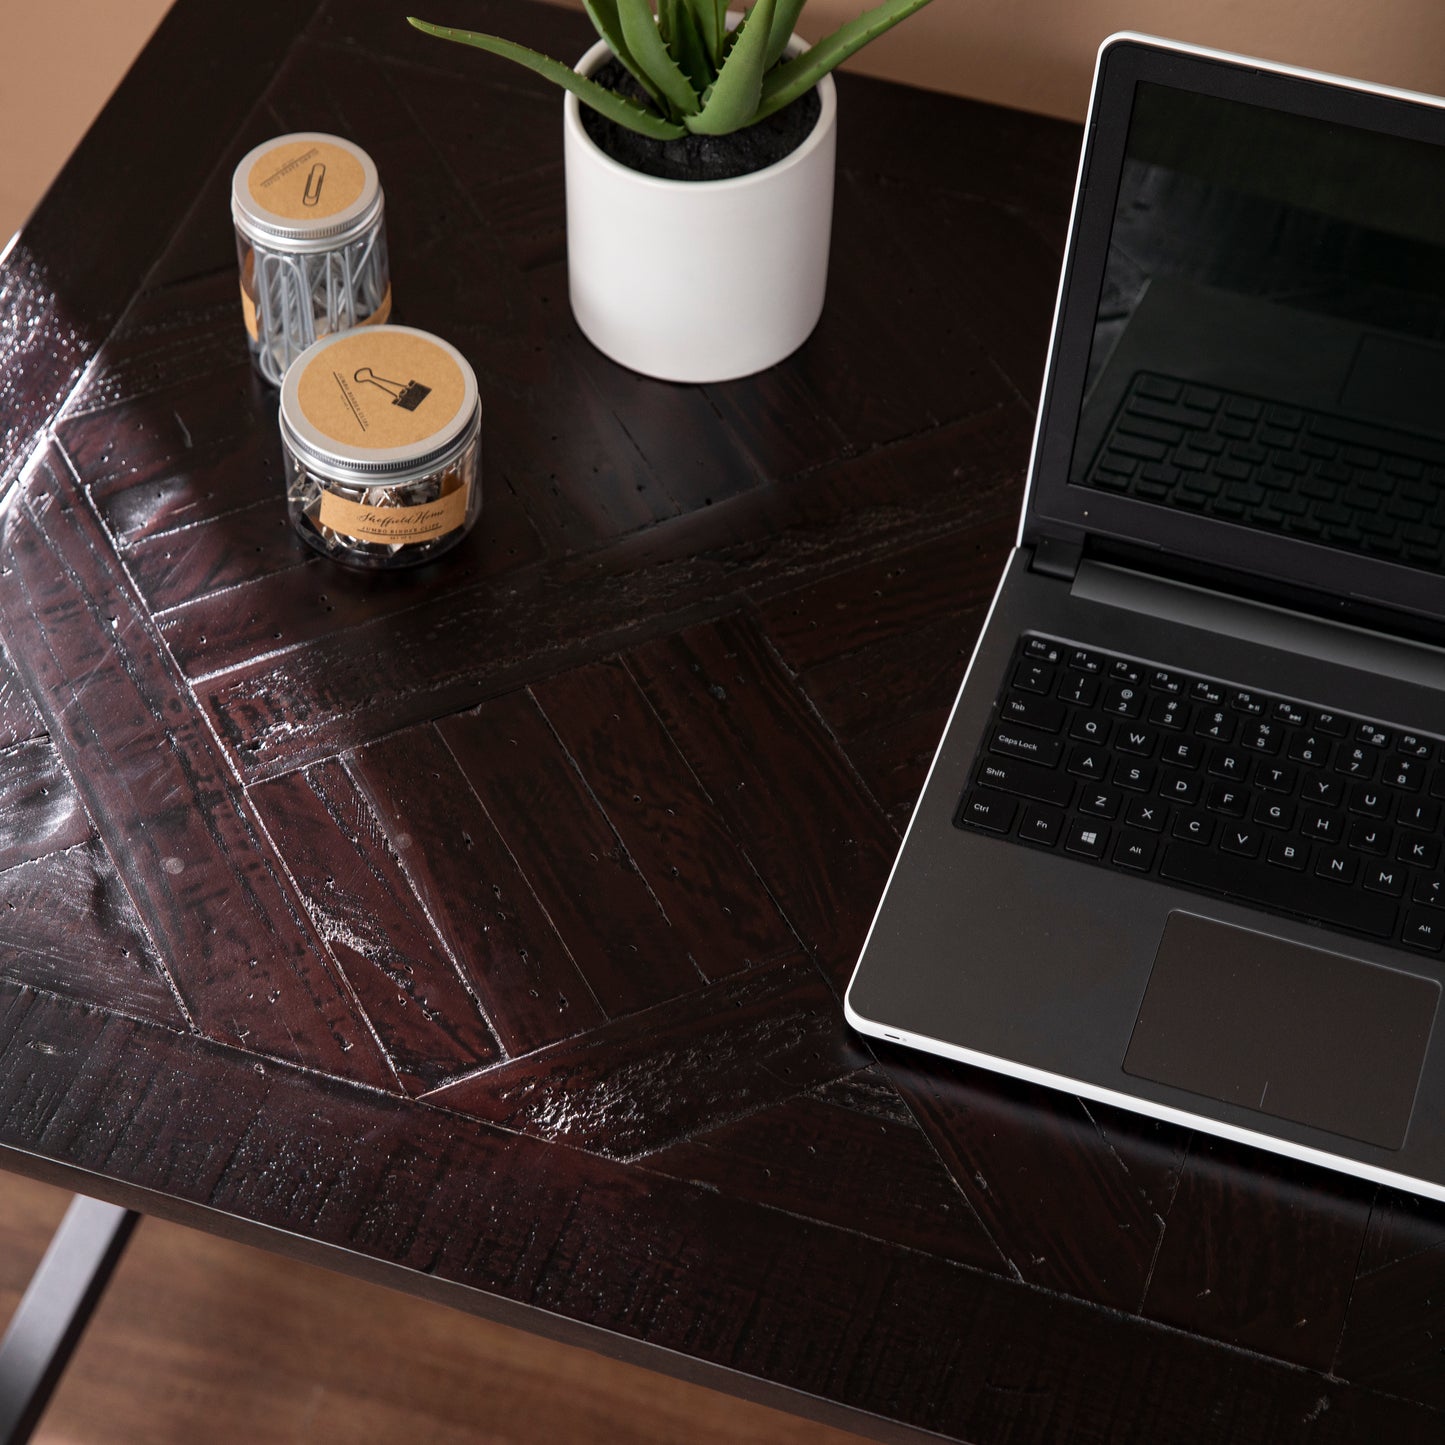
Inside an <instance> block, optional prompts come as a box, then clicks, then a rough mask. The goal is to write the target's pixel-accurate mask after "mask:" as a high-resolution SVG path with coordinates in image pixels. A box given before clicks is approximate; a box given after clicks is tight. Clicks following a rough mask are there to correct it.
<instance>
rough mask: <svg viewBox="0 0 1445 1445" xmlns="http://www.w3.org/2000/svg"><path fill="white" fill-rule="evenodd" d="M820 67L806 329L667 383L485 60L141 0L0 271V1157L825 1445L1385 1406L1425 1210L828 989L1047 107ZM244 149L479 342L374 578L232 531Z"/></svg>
mask: <svg viewBox="0 0 1445 1445" xmlns="http://www.w3.org/2000/svg"><path fill="white" fill-rule="evenodd" d="M432 18H435V19H437V20H439V21H446V22H453V21H454V22H457V23H466V24H469V25H474V26H480V27H485V28H500V29H503V30H505V31H506V33H508V34H510V35H513V36H515V37H516V38H517V39H519V40H522V41H524V42H526V43H529V44H533V45H536V46H538V47H539V48H543V49H547V50H551V51H553V52H556V53H560V54H564V55H570V54H574V53H580V52H581V50H582V49H583V48H584V47H585V44H586V42H587V37H588V34H589V31H588V28H587V26H586V24H585V22H583V21H580V20H579V19H578V17H577V16H576V15H574V14H570V13H567V12H561V11H556V10H553V9H550V8H547V7H543V6H533V5H529V4H525V3H519V0H510V3H502V0H490V3H478V0H474V3H470V4H465V5H464V4H461V3H452V4H446V3H441V0H439V3H438V5H437V6H436V7H435V10H434V14H433V17H432ZM840 104H841V122H840V140H839V147H840V149H839V164H840V170H839V176H838V199H837V210H836V229H835V241H834V256H833V263H832V271H831V275H830V289H829V302H828V307H827V310H826V312H825V315H824V319H823V322H822V324H821V325H820V327H819V329H818V331H817V333H816V334H815V335H814V336H813V338H812V339H811V340H810V341H809V342H808V343H807V345H806V346H805V347H804V348H803V349H802V350H801V351H800V352H799V353H798V354H797V355H796V356H795V357H793V358H791V359H790V360H789V361H787V362H786V363H784V364H783V365H781V366H779V367H777V368H775V369H773V370H772V371H770V372H767V373H765V374H763V375H762V376H759V377H756V378H753V379H751V380H748V381H743V382H736V383H731V384H728V385H722V386H711V387H701V388H694V387H674V386H668V385H665V384H662V383H658V382H652V381H646V380H643V379H640V378H638V377H635V376H632V375H630V374H629V373H627V372H624V371H622V370H620V369H619V368H617V367H616V366H614V365H613V364H612V363H610V362H608V361H607V360H605V359H604V358H603V357H601V356H600V355H599V354H597V353H596V352H595V351H593V350H592V349H591V348H590V347H588V346H587V345H586V343H584V342H583V341H582V340H581V339H580V337H579V335H578V334H577V332H576V329H575V327H574V325H573V323H572V320H571V316H570V312H569V310H568V306H567V298H566V268H565V236H564V231H563V216H562V176H561V145H560V122H559V118H558V103H557V98H556V95H555V93H554V92H552V91H551V90H550V89H549V88H547V87H546V86H545V85H544V84H542V83H540V82H537V83H533V81H532V80H531V79H530V78H529V77H527V76H525V75H523V74H521V73H520V72H517V71H515V70H511V69H508V68H507V67H505V66H503V65H501V64H500V63H495V64H493V63H491V62H489V61H487V60H486V59H484V58H483V57H481V56H478V55H476V54H474V53H472V52H468V51H463V50H461V49H458V48H452V47H446V46H442V45H440V44H438V43H436V42H429V41H427V40H425V39H424V38H423V37H420V36H418V35H415V34H414V33H413V32H410V31H409V30H408V29H407V28H406V27H405V26H404V24H403V23H402V20H401V12H400V11H398V9H397V7H395V6H393V5H390V4H386V3H381V0H353V3H343V0H328V3H306V4H296V3H287V4H283V3H281V0H258V3H256V4H254V5H252V6H251V7H248V9H247V10H246V12H245V13H240V12H235V13H233V12H231V11H221V10H217V9H215V8H214V7H211V6H208V5H205V4H203V3H201V0H182V3H181V4H180V5H179V6H178V7H177V9H176V10H175V11H174V12H173V13H172V15H171V16H170V17H169V19H168V20H167V21H166V22H165V24H164V25H163V26H162V28H161V30H160V32H159V33H158V35H157V37H156V39H155V41H154V42H153V43H152V45H151V46H150V48H149V49H148V50H147V52H146V53H145V54H144V55H143V57H142V59H141V61H140V62H139V64H138V66H137V68H136V70H135V71H133V72H132V74H131V76H130V77H129V78H128V79H127V81H126V82H125V84H124V85H123V86H122V88H121V90H120V91H119V92H118V94H117V96H116V97H115V99H114V100H113V101H112V103H111V105H110V107H109V108H108V110H107V111H106V113H105V114H104V115H103V117H102V118H101V121H100V122H99V124H98V126H97V128H96V130H95V131H94V132H92V134H91V136H90V137H89V138H88V139H87V141H86V142H85V144H84V145H83V146H82V148H81V150H80V151H79V152H78V153H77V155H76V157H75V158H74V160H73V161H72V162H71V164H70V165H69V166H68V168H67V170H66V171H65V173H64V174H63V175H62V177H61V179H60V181H59V182H58V183H57V186H56V188H55V189H54V190H53V191H52V193H51V195H50V196H49V197H48V199H47V201H46V202H45V203H44V205H43V206H42V208H41V210H40V211H39V213H38V214H37V216H36V218H35V220H34V222H33V223H32V224H31V225H30V227H28V228H27V230H26V231H25V233H23V235H22V237H21V239H20V242H19V243H18V245H17V246H16V248H15V249H13V250H12V251H11V252H10V254H9V255H8V257H7V258H6V260H5V262H4V268H3V271H0V307H3V311H0V359H3V362H4V365H3V367H0V401H3V406H4V416H5V429H4V433H3V436H0V460H3V466H4V467H5V469H6V470H5V475H6V477H7V478H8V484H7V485H8V490H7V493H6V497H5V503H4V508H5V510H4V516H3V533H0V644H3V648H4V659H3V675H0V903H3V908H0V1146H3V1147H4V1149H5V1150H6V1151H7V1162H8V1163H9V1164H10V1165H11V1166H12V1167H14V1168H17V1169H21V1170H24V1171H27V1172H30V1173H33V1174H36V1175H38V1176H40V1177H42V1178H46V1179H50V1180H54V1181H57V1182H64V1183H68V1184H70V1185H71V1186H72V1187H79V1188H85V1189H89V1190H90V1191H91V1192H94V1193H97V1194H100V1195H103V1196H105V1197H109V1198H114V1199H117V1200H120V1201H122V1202H126V1203H130V1204H133V1205H136V1206H138V1207H140V1208H142V1209H146V1210H148V1211H150V1212H153V1213H156V1214H161V1215H166V1216H169V1217H172V1218H176V1219H180V1220H182V1221H184V1222H187V1223H192V1224H197V1225H200V1226H202V1227H205V1228H210V1229H213V1230H215V1231H218V1232H221V1233H229V1234H232V1235H235V1236H237V1237H240V1238H243V1239H246V1240H249V1241H252V1242H258V1243H264V1244H266V1245H268V1246H269V1247H271V1248H274V1249H276V1250H278V1251H280V1252H282V1253H285V1254H290V1255H293V1256H296V1257H300V1258H304V1259H306V1260H309V1261H313V1262H318V1263H323V1264H329V1265H331V1266H332V1267H334V1268H337V1269H341V1270H346V1271H350V1272H353V1273H355V1274H358V1275H362V1276H364V1277H367V1278H371V1279H377V1280H381V1281H383V1282H386V1283H390V1284H393V1285H395V1286H397V1287H399V1288H402V1289H406V1290H410V1291H412V1292H414V1293H417V1294H420V1295H423V1296H425V1297H427V1298H431V1299H438V1300H443V1301H445V1302H447V1303H449V1304H452V1305H455V1306H458V1307H460V1308H463V1309H468V1310H472V1311H475V1312H477V1313H479V1314H483V1315H489V1316H491V1317H493V1318H496V1319H500V1320H503V1321H505V1322H508V1323H521V1324H525V1325H528V1326H530V1327H531V1328H534V1329H537V1330H540V1331H542V1332H545V1333H549V1334H552V1335H555V1336H558V1337H560V1338H564V1339H567V1340H570V1341H573V1342H577V1343H584V1344H591V1345H593V1346H594V1347H596V1348H598V1349H602V1350H604V1351H606V1352H609V1353H613V1354H617V1355H619V1356H622V1357H625V1358H627V1359H631V1360H635V1361H638V1362H640V1363H644V1364H650V1365H652V1366H654V1367H655V1368H657V1369H660V1370H665V1371H670V1372H673V1373H678V1374H682V1375H685V1376H689V1377H691V1378H695V1379H699V1380H702V1381H704V1382H706V1383H710V1384H713V1385H717V1386H719V1387H720V1388H725V1389H732V1390H735V1391H738V1392H741V1393H745V1394H749V1395H752V1396H753V1397H755V1398H757V1399H759V1400H762V1401H764V1402H766V1403H769V1404H776V1405H782V1406H783V1407H785V1408H788V1409H792V1410H795V1411H797V1412H799V1413H806V1414H812V1415H814V1416H816V1417H818V1418H820V1419H824V1420H826V1421H829V1422H831V1423H835V1424H840V1425H844V1426H846V1427H848V1428H851V1429H853V1430H855V1431H858V1432H860V1433H864V1434H872V1435H875V1436H877V1437H878V1438H880V1439H899V1440H902V1439H909V1438H914V1436H915V1435H916V1433H917V1432H919V1431H932V1432H936V1433H937V1434H939V1435H942V1436H943V1437H945V1438H948V1439H952V1440H959V1441H970V1442H978V1445H990V1442H1004V1441H1008V1442H1023V1445H1027V1442H1040V1445H1042V1442H1052V1441H1059V1440H1069V1441H1108V1442H1134V1441H1137V1442H1141V1445H1142V1442H1150V1445H1154V1442H1160V1441H1196V1440H1197V1441H1217V1440H1223V1439H1228V1440H1237V1441H1259V1442H1269V1445H1275V1442H1312V1445H1313V1442H1336V1441H1405V1442H1412V1441H1417V1440H1418V1441H1438V1440H1439V1439H1440V1438H1442V1432H1445V1356H1442V1353H1441V1347H1440V1341H1441V1339H1442V1338H1445V1285H1442V1276H1445V1210H1442V1208H1441V1207H1439V1206H1436V1205H1430V1204H1426V1203H1422V1202H1421V1201H1418V1200H1415V1199H1412V1198H1410V1197H1408V1196H1405V1195H1401V1194H1397V1193H1394V1192H1392V1191H1389V1190H1385V1189H1377V1188H1375V1187H1374V1186H1370V1185H1365V1184H1362V1183H1358V1182H1353V1181H1349V1180H1346V1179H1342V1178H1339V1177H1336V1176H1333V1175H1330V1174H1326V1173H1323V1172H1321V1171H1318V1170H1315V1169H1311V1168H1306V1167H1304V1166H1299V1165H1293V1164H1289V1163H1286V1162H1283V1161H1280V1160H1276V1159H1273V1158H1270V1157H1267V1156H1264V1155H1260V1154H1258V1153H1255V1152H1253V1151H1249V1150H1246V1149H1244V1148H1241V1147H1235V1146H1231V1145H1226V1144H1223V1143H1219V1142H1217V1141H1213V1140H1209V1139H1206V1138H1204V1137H1202V1136H1198V1135H1192V1134H1190V1133H1189V1132H1188V1131H1186V1130H1183V1129H1179V1128H1174V1127H1169V1126H1165V1125H1161V1124H1155V1123H1151V1122H1147V1121H1143V1120H1140V1119H1137V1118H1135V1117H1133V1116H1130V1115H1127V1114H1123V1113H1118V1112H1115V1111H1113V1110H1109V1109H1105V1108H1102V1107H1098V1106H1094V1105H1089V1106H1087V1107H1086V1106H1085V1105H1084V1104H1083V1103H1081V1102H1080V1101H1078V1100H1076V1099H1072V1098H1068V1097H1064V1096H1060V1095H1056V1094H1052V1093H1047V1092H1044V1091H1041V1090H1038V1089H1034V1088H1032V1087H1029V1086H1026V1085H1023V1084H1019V1083H1013V1082H1009V1081H1006V1080H1002V1079H999V1078H995V1077H993V1076H989V1075H985V1074H981V1073H977V1072H974V1071H970V1070H966V1069H963V1068H955V1067H950V1066H946V1065H942V1064H937V1063H932V1062H929V1061H926V1060H922V1059H917V1058H913V1057H909V1056H905V1055H903V1054H902V1053H898V1052H889V1051H886V1050H880V1049H875V1048H873V1047H871V1046H869V1045H867V1044H865V1043H864V1041H863V1040H862V1039H861V1038H859V1037H858V1036H856V1035H854V1034H853V1033H851V1031H850V1030H849V1029H848V1028H847V1026H846V1024H845V1023H844V1021H843V1018H842V1009H841V995H842V990H843V988H844V986H845V984H846V982H847V979H848V976H849V973H850V971H851V968H852V965H853V962H854V959H855V957H856V954H857V950H858V948H859V945H860V943H861V941H862V937H863V933H864V931H865V929H866V927H867V923H868V920H869V918H870V917H871V914H872V910H873V907H874V905H875V903H876V900H877V897H878V895H879V892H880V891H881V888H882V885H883V881H884V879H885V877H886V874H887V870H888V867H889V866H890V863H891V861H892V857H893V854H894V851H895V849H896V847H897V844H898V840H899V837H900V833H901V830H902V828H903V826H904V825H905V823H906V820H907V816H908V813H909V810H910V808H911V806H912V803H913V800H914V798H915V797H916V794H917V791H918V788H919V786H920V784H921V782H922V778H923V774H924V771H925V769H926V767H927V763H928V759H929V756H930V753H931V749H932V746H933V743H934V741H935V740H936V737H937V735H938V733H939V731H940V729H941V726H942V722H943V719H944V716H945V713H946V710H947V708H948V705H949V703H950V701H951V698H952V694H953V691H954V689H955V688H956V686H957V682H958V679H959V677H960V676H961V674H962V670H963V666H964V662H965V660H966V657H967V654H968V651H969V649H970V648H971V646H972V642H973V639H974V636H975V634H976V631H977V628H978V627H979V625H980V623H981V621H982V615H983V610H984V608H985V607H986V605H987V602H988V599H989V597H990V595H991V593H992V589H993V586H994V582H995V579H996V577H997V574H998V571H999V569H1000V567H1001V565H1002V562H1003V559H1004V557H1005V555H1006V553H1007V550H1008V547H1009V545H1010V542H1011V539H1012V535H1013V529H1014V526H1015V519H1016V516H1017V510H1018V506H1019V501H1020V496H1021V488H1022V478H1023V472H1024V468H1025V465H1026V461H1027V453H1028V447H1029V440H1030V436H1031V430H1032V425H1033V402H1034V398H1035V396H1036V393H1037V387H1038V382H1039V377H1040V374H1041V370H1042V365H1043V356H1044V349H1045V346H1046V342H1047V333H1048V326H1049V318H1050V314H1051V308H1052V302H1053V291H1054V286H1055V283H1056V278H1057V273H1058V266H1059V262H1060V251H1061V246H1062V242H1063V237H1064V231H1065V225H1066V220H1067V208H1068V201H1069V196H1070V192H1071V188H1072V181H1073V170H1074V166H1075V163H1076V157H1077V149H1078V141H1079V135H1078V131H1077V130H1076V129H1074V128H1071V127H1069V126H1067V125H1064V124H1061V123H1058V122H1054V121H1047V120H1042V119H1038V118H1033V117H1029V116H1024V115H1020V114H1016V113H1010V112H1006V111H1000V110H996V109H992V108H990V107H986V106H982V105H975V104H970V103H967V102H963V101H958V100H951V99H944V98H942V97H939V96H933V95H928V94H924V93H921V92H913V91H909V90H905V89H901V88H897V87H892V86H888V85H885V84H883V83H880V82H873V81H865V80H861V79H858V78H855V77H848V76H845V77H843V78H842V81H841V84H840ZM298 129H318V130H327V131H335V132H338V133H340V134H343V135H347V136H351V137H353V138H354V139H356V140H357V141H359V142H360V143H361V144H362V145H363V146H364V147H365V148H366V149H367V150H368V151H369V152H370V153H371V154H372V156H373V157H374V158H375V160H376V162H377V164H378V167H379V169H380V172H381V176H382V179H383V183H384V185H385V188H386V193H387V203H388V229H389V234H390V240H391V249H392V255H393V276H394V283H395V290H396V296H397V302H398V319H401V320H404V321H406V322H407V323H409V324H412V325H417V326H421V327H424V328H427V329H430V330H434V331H436V332H438V333H440V334H442V335H444V336H446V337H447V338H448V339H450V340H452V341H453V342H454V343H455V344H456V345H458V346H459V347H460V348H461V349H462V351H463V352H464V353H465V354H466V355H467V356H468V358H469V359H470V360H471V362H472V364H473V366H474V367H475V368H476V371H477V374H478V378H479V382H480V387H481V394H482V397H483V402H484V406H485V417H484V478H485V480H484V486H485V493H484V496H485V500H484V511H483V516H482V521H481V523H480V525H479V526H478V527H477V529H476V531H475V532H474V533H473V535H472V536H471V537H470V538H469V539H468V541H467V542H466V543H465V544H464V545H463V546H462V547H461V548H460V549H459V550H458V551H457V552H456V553H454V554H453V555H452V556H451V557H450V558H448V559H447V560H445V561H444V562H442V563H439V564H437V565H435V566H434V567H432V568H429V569H426V570H424V571H420V572H417V573H415V574H413V575H406V576H398V577H394V578H376V577H367V576H358V575H355V574H352V573H348V572H346V571H344V570H341V569H338V568H336V567H334V566H331V565H330V564H328V563H326V562H324V561H322V560H320V559H318V558H316V557H314V556H311V555H308V553H307V552H306V551H305V549H304V548H303V546H302V544H301V543H300V542H299V541H297V540H296V539H295V538H294V537H293V535H292V534H291V533H290V531H289V529H288V525H287V522H286V520H285V515H284V509H283V506H282V503H281V492H280V461H281V459H280V449H279V442H278V439H277V434H276V416H275V413H276V400H275V394H274V392H272V391H271V390H269V389H268V388H267V387H265V386H264V385H262V384H261V383H260V382H259V381H258V380H257V379H256V378H255V377H254V376H253V374H252V373H251V371H250V369H249V366H248V363H247V359H246V351H245V345H244V339H243V335H242V331H241V326H240V316H239V307H238V305H237V296H236V289H237V282H236V274H235V261H234V253H233V246H232V238H231V230H230V221H229V212H228V187H229V180H230V174H231V170H232V167H233V166H234V165H235V163H236V161H237V160H239V158H240V157H241V156H242V155H243V154H244V153H245V152H246V151H247V150H248V149H249V148H250V147H251V146H252V145H254V144H256V143H258V142H260V141H262V140H264V139H266V138H267V137H268V136H271V135H274V134H278V133H280V132H283V131H288V130H298ZM745 261H746V258H740V267H739V275H738V276H737V277H730V278H719V284H724V285H733V284H745V277H746V264H745Z"/></svg>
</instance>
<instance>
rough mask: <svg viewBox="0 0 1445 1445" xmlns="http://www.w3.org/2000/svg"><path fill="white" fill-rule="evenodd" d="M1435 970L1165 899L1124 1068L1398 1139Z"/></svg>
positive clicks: (1371, 1139) (1285, 1114) (1304, 1119)
mask: <svg viewBox="0 0 1445 1445" xmlns="http://www.w3.org/2000/svg"><path fill="white" fill-rule="evenodd" d="M1439 999H1440V986H1439V984H1437V983H1436V982H1435V981H1434V980H1433V979H1428V978H1420V977H1418V976H1416V975H1415V974H1409V973H1401V972H1399V971H1398V970H1396V969H1393V968H1382V967H1380V966H1379V965H1377V964H1373V963H1366V962H1364V961H1363V960H1361V959H1357V958H1347V957H1346V956H1345V955H1343V954H1339V953H1326V952H1324V951H1323V950H1321V949H1318V948H1306V947H1305V946H1304V945H1303V944H1299V943H1293V942H1291V941H1290V940H1289V939H1285V938H1274V937H1271V936H1270V935H1269V934H1266V933H1256V932H1254V931H1253V930H1251V929H1245V928H1235V927H1232V926H1231V925H1229V924H1226V923H1219V922H1216V921H1215V920H1213V919H1209V918H1200V917H1197V916H1196V915H1194V914H1192V913H1171V914H1170V915H1169V921H1168V922H1167V923H1166V924H1165V926H1164V936H1163V938H1162V939H1160V941H1159V952H1158V953H1157V954H1156V955H1155V957H1154V969H1153V972H1152V973H1151V974H1150V975H1149V987H1148V988H1147V989H1146V990H1145V993H1144V1003H1143V1006H1142V1007H1141V1008H1140V1010H1139V1017H1138V1019H1137V1020H1136V1021H1135V1024H1134V1035H1133V1038H1131V1039H1130V1041H1129V1051H1128V1053H1127V1054H1126V1055H1125V1058H1124V1071H1125V1072H1126V1073H1129V1074H1134V1075H1137V1076H1138V1077H1139V1078H1143V1079H1152V1080H1154V1081H1155V1082H1156V1083H1160V1084H1172V1085H1174V1086H1175V1087H1176V1088H1180V1089H1188V1090H1189V1091H1190V1092H1191V1093H1195V1094H1205V1095H1208V1097H1209V1098H1211V1099H1219V1100H1222V1101H1223V1102H1225V1103H1228V1104H1243V1105H1245V1106H1246V1107H1248V1108H1250V1109H1258V1110H1260V1111H1261V1112H1262V1113H1265V1114H1273V1115H1274V1116H1275V1117H1277V1118H1280V1119H1291V1120H1293V1121H1294V1122H1295V1123H1297V1124H1309V1125H1312V1126H1313V1127H1314V1128H1317V1129H1328V1130H1329V1131H1330V1132H1331V1133H1332V1134H1343V1135H1344V1136H1345V1137H1347V1138H1350V1139H1359V1140H1362V1141H1364V1142H1365V1143H1367V1144H1378V1145H1380V1146H1381V1147H1382V1148H1386V1149H1398V1148H1399V1147H1400V1145H1401V1144H1403V1143H1404V1142H1405V1128H1406V1125H1407V1124H1408V1123H1409V1122H1410V1109H1411V1106H1412V1105H1413V1104H1414V1102H1415V1086H1416V1084H1417V1083H1418V1082H1419V1078H1420V1068H1421V1065H1422V1063H1423V1062H1424V1058H1425V1046H1426V1044H1427V1043H1428V1042H1429V1039H1430V1027H1431V1025H1432V1023H1433V1022H1434V1019H1435V1006H1436V1004H1437V1003H1438V1002H1439Z"/></svg>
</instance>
